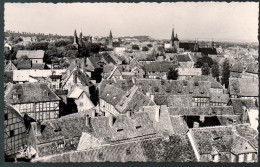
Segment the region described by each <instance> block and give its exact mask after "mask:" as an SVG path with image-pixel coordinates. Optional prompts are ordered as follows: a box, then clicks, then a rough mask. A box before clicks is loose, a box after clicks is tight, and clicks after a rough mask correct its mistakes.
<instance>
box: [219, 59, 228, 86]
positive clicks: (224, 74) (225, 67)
mask: <svg viewBox="0 0 260 167" xmlns="http://www.w3.org/2000/svg"><path fill="white" fill-rule="evenodd" d="M229 77H230V66H229V61H228V60H227V59H226V60H225V61H224V63H223V69H222V78H221V81H222V84H225V87H226V88H228V84H229Z"/></svg>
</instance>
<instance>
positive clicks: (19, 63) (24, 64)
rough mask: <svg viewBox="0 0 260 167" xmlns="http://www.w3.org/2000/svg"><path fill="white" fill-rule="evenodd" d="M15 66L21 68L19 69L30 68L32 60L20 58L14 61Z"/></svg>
mask: <svg viewBox="0 0 260 167" xmlns="http://www.w3.org/2000/svg"><path fill="white" fill-rule="evenodd" d="M16 63H17V64H16V67H17V68H18V69H19V70H21V69H31V68H32V61H31V60H20V61H18V60H17V62H16Z"/></svg>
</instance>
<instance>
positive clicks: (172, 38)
mask: <svg viewBox="0 0 260 167" xmlns="http://www.w3.org/2000/svg"><path fill="white" fill-rule="evenodd" d="M171 40H172V41H173V40H174V27H173V28H172V37H171Z"/></svg>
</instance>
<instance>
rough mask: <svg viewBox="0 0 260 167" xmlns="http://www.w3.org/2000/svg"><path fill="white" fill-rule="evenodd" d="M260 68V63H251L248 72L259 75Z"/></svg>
mask: <svg viewBox="0 0 260 167" xmlns="http://www.w3.org/2000/svg"><path fill="white" fill-rule="evenodd" d="M258 68H259V66H258V63H251V64H249V65H247V69H246V72H248V73H253V74H258Z"/></svg>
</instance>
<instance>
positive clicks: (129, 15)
mask: <svg viewBox="0 0 260 167" xmlns="http://www.w3.org/2000/svg"><path fill="white" fill-rule="evenodd" d="M258 5H259V4H258V3H256V2H243V3H241V2H232V3H226V2H200V3H198V2H197V3H194V2H178V3H58V4H52V3H5V12H4V14H5V15H4V19H5V30H13V31H19V32H33V33H38V32H41V33H46V34H49V33H52V34H60V35H73V33H74V30H75V29H76V30H77V32H79V31H81V30H82V33H83V35H91V36H108V35H109V31H110V30H111V31H112V33H113V36H114V37H122V36H137V35H148V36H151V37H152V38H155V39H170V37H171V33H172V28H173V27H174V32H175V33H177V34H178V38H179V39H180V40H184V39H199V40H211V39H213V40H215V41H218V40H234V41H236V40H237V41H241V40H242V41H247V42H257V41H258V12H259V9H258Z"/></svg>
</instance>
